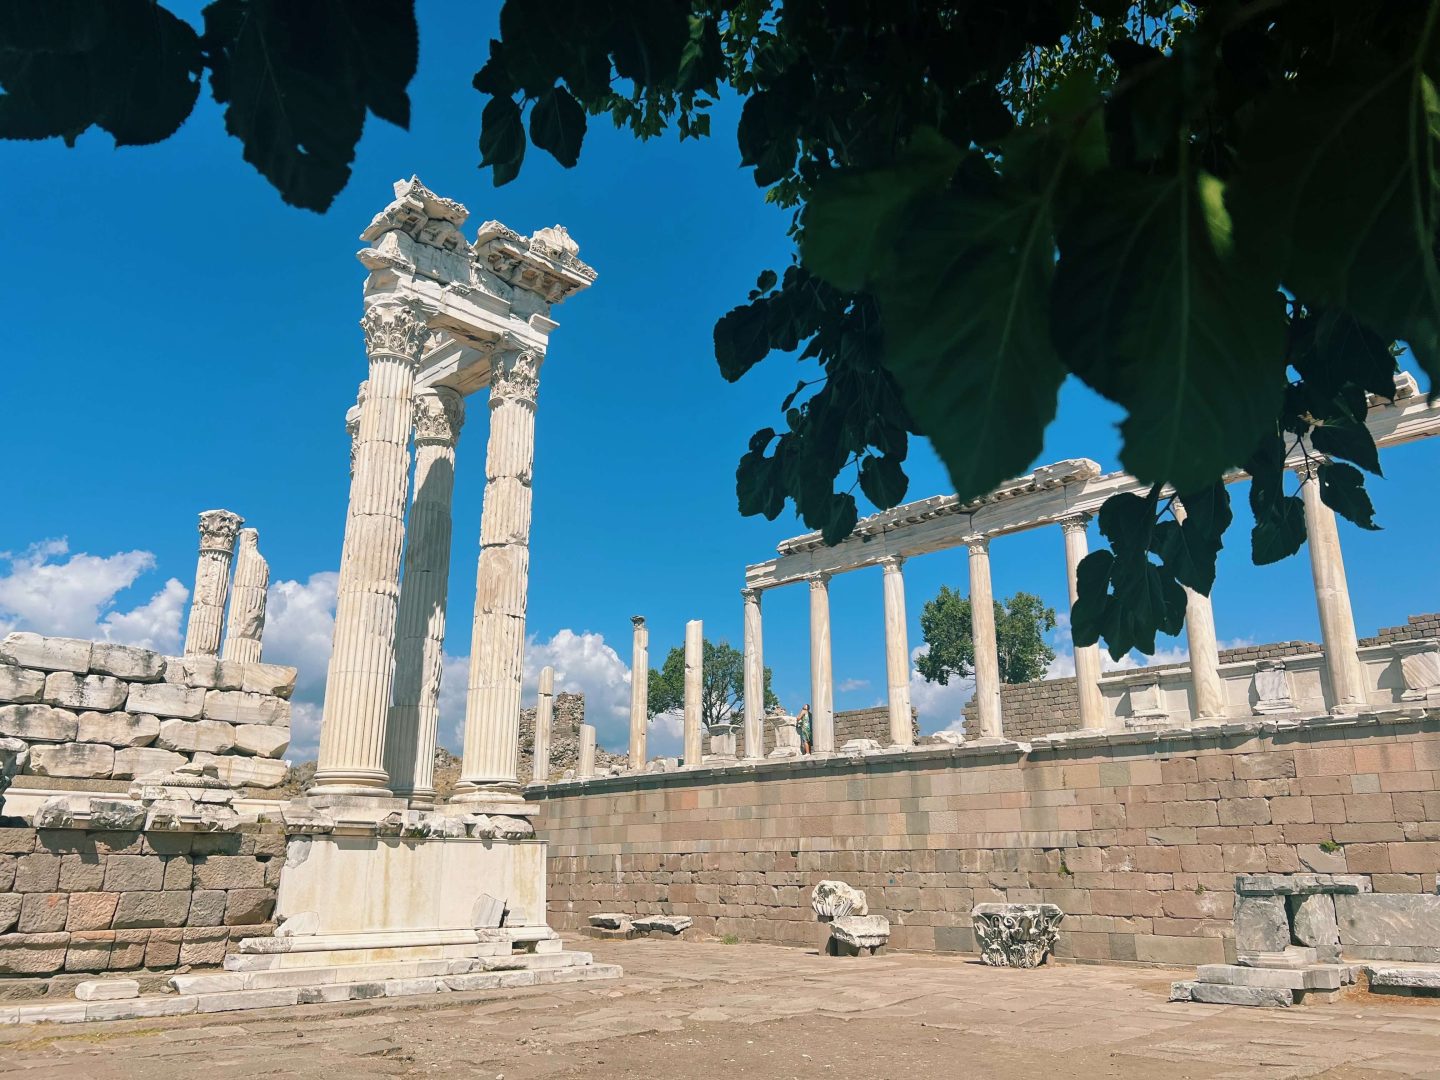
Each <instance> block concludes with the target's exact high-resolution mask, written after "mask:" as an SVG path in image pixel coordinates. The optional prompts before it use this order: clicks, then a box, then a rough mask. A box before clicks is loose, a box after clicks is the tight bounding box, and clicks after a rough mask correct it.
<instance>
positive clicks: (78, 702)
mask: <svg viewBox="0 0 1440 1080" xmlns="http://www.w3.org/2000/svg"><path fill="white" fill-rule="evenodd" d="M129 693H130V687H129V685H128V684H127V683H124V682H121V681H120V680H119V679H117V678H115V677H114V676H111V675H76V674H75V673H74V672H71V671H52V672H51V673H50V674H49V675H47V676H46V677H45V703H46V704H47V705H56V706H59V707H60V708H62V709H76V710H86V709H94V710H96V711H97V712H111V711H113V710H115V709H118V708H120V707H121V706H123V705H124V704H125V698H126V696H127V695H128V694H129Z"/></svg>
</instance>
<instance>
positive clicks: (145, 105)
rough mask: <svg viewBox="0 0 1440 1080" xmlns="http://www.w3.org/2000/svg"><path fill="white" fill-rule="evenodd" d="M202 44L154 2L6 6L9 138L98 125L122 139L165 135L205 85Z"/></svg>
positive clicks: (10, 0) (2, 43) (3, 73)
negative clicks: (200, 76) (202, 71)
mask: <svg viewBox="0 0 1440 1080" xmlns="http://www.w3.org/2000/svg"><path fill="white" fill-rule="evenodd" d="M201 63H202V61H201V54H200V41H199V38H198V37H196V35H195V31H194V30H192V29H191V28H190V26H189V24H187V23H186V22H184V21H183V20H181V19H179V18H176V16H174V15H173V14H171V13H170V12H169V11H168V10H166V9H165V8H163V7H160V6H158V5H157V4H155V3H152V2H150V0H51V2H48V3H39V4H37V3H25V2H22V0H6V2H4V3H0V86H3V87H4V88H5V93H4V94H3V95H0V138H6V139H48V138H56V137H58V138H62V139H64V140H65V142H66V144H67V145H71V146H73V145H74V143H75V140H76V139H77V138H78V137H79V136H80V135H81V134H82V133H83V132H84V131H86V130H87V129H88V128H90V127H91V126H92V125H94V126H98V127H99V128H101V129H102V130H104V131H107V132H109V133H110V134H111V135H112V136H114V139H115V145H116V146H137V145H141V144H145V143H155V142H159V141H160V140H161V139H165V138H168V137H169V136H170V135H172V134H174V132H175V131H176V130H177V129H178V128H179V127H180V125H181V124H182V123H184V122H185V118H186V117H187V116H189V115H190V110H191V109H192V108H193V107H194V105H195V99H196V97H197V96H198V94H199V91H200V83H199V74H200V69H201Z"/></svg>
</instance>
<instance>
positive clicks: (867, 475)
mask: <svg viewBox="0 0 1440 1080" xmlns="http://www.w3.org/2000/svg"><path fill="white" fill-rule="evenodd" d="M901 460H902V459H900V458H896V457H890V456H889V455H885V456H883V457H876V456H874V455H871V456H869V457H867V458H865V460H864V461H862V462H860V490H861V491H863V492H864V493H865V497H866V498H867V499H869V500H870V501H871V502H872V503H874V504H875V506H876V507H878V508H879V509H881V510H888V509H890V507H892V506H895V505H897V504H899V502H900V501H901V500H902V499H904V498H905V492H906V490H907V489H908V488H909V486H910V480H909V478H908V477H906V475H905V470H904V469H902V468H901V467H900V463H901Z"/></svg>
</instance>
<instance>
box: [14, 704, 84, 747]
mask: <svg viewBox="0 0 1440 1080" xmlns="http://www.w3.org/2000/svg"><path fill="white" fill-rule="evenodd" d="M76 728H77V721H76V717H75V714H74V713H73V712H67V711H66V710H65V709H56V708H52V707H51V706H49V705H0V735H8V736H10V737H12V738H16V739H22V740H24V741H25V742H27V743H36V742H52V743H65V742H74V741H75V731H76Z"/></svg>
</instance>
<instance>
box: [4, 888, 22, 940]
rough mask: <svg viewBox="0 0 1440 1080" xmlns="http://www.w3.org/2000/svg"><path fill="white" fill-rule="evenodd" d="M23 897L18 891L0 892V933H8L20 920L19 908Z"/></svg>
mask: <svg viewBox="0 0 1440 1080" xmlns="http://www.w3.org/2000/svg"><path fill="white" fill-rule="evenodd" d="M24 901H25V897H23V896H21V895H20V894H19V893H0V934H8V933H10V931H11V930H14V929H15V927H16V925H17V924H18V923H19V922H20V908H21V905H22V904H23V903H24Z"/></svg>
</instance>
